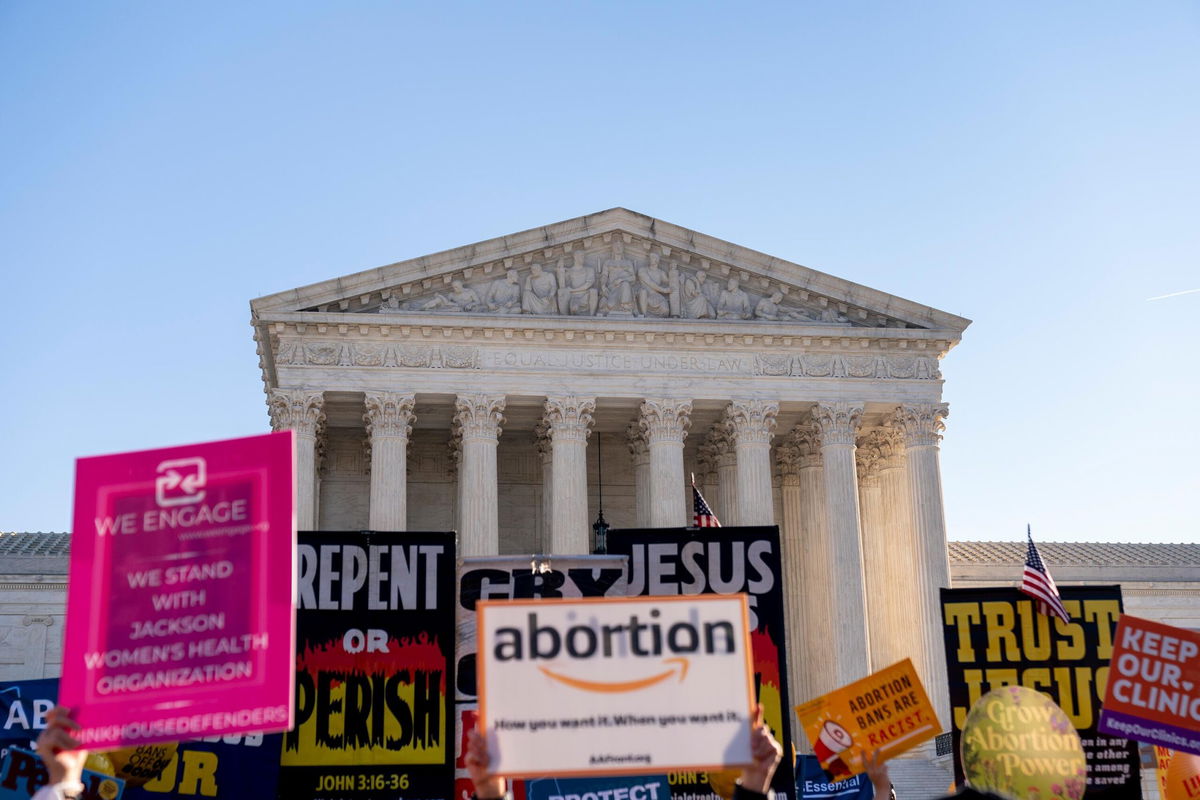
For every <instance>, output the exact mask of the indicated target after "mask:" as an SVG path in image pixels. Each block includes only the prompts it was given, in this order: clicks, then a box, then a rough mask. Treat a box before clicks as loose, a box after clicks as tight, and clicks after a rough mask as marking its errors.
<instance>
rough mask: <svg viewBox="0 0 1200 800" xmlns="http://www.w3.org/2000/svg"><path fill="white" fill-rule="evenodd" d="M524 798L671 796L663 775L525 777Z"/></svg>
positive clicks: (661, 799) (641, 799) (664, 799)
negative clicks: (528, 778) (526, 778)
mask: <svg viewBox="0 0 1200 800" xmlns="http://www.w3.org/2000/svg"><path fill="white" fill-rule="evenodd" d="M525 796H526V798H527V800H671V787H670V785H669V784H668V783H667V776H666V775H631V776H625V777H622V776H603V777H597V778H537V779H535V780H529V781H525Z"/></svg>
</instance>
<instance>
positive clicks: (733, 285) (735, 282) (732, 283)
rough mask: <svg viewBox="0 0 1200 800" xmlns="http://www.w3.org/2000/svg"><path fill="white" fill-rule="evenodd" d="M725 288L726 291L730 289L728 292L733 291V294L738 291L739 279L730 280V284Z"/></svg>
mask: <svg viewBox="0 0 1200 800" xmlns="http://www.w3.org/2000/svg"><path fill="white" fill-rule="evenodd" d="M725 288H726V289H728V290H729V291H731V292H732V291H734V290H736V289H737V288H738V279H737V278H730V279H729V282H728V283H726V284H725Z"/></svg>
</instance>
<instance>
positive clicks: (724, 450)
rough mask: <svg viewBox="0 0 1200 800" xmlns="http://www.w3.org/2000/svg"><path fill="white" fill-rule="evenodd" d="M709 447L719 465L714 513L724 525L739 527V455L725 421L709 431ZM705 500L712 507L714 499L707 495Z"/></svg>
mask: <svg viewBox="0 0 1200 800" xmlns="http://www.w3.org/2000/svg"><path fill="white" fill-rule="evenodd" d="M707 445H708V447H709V448H710V449H711V451H712V453H713V455H714V456H715V459H716V465H717V492H716V498H715V499H716V501H717V502H716V505H715V507H714V508H713V511H714V512H716V515H717V519H719V520H721V524H722V525H737V524H739V523H738V508H737V498H738V494H737V453H736V452H734V449H733V436H732V434H731V433H730V432H729V428H728V427H727V426H726V424H725V421H724V420H722V421H721V422H718V423H716V424H715V425H713V426H712V427H710V428H709V429H708V441H707ZM705 498H706V499H707V500H708V501H709V504H710V505H711V504H712V501H713V499H714V498H712V497H708V496H707V495H705Z"/></svg>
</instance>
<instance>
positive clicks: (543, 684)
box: [475, 594, 754, 777]
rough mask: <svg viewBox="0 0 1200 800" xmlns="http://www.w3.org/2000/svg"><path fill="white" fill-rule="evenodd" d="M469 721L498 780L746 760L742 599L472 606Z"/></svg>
mask: <svg viewBox="0 0 1200 800" xmlns="http://www.w3.org/2000/svg"><path fill="white" fill-rule="evenodd" d="M475 611H476V623H477V626H478V632H479V644H478V654H479V665H478V668H479V723H480V726H481V727H482V728H483V729H484V731H485V734H486V736H487V740H488V750H489V752H490V754H491V758H492V764H491V766H492V771H493V772H494V773H495V774H497V775H505V776H509V777H542V776H560V777H566V776H571V775H584V774H596V773H606V772H607V773H618V774H625V775H629V774H637V773H652V772H665V771H668V770H716V769H722V768H724V767H729V766H736V765H740V764H748V763H750V722H751V709H752V708H753V705H754V670H753V667H752V665H751V658H750V641H749V633H748V631H749V625H748V617H749V612H748V605H747V601H746V596H745V595H744V594H738V595H695V596H676V597H631V598H624V597H595V598H582V599H570V600H566V599H563V600H547V599H543V600H507V601H480V602H479V603H477V604H476V606H475Z"/></svg>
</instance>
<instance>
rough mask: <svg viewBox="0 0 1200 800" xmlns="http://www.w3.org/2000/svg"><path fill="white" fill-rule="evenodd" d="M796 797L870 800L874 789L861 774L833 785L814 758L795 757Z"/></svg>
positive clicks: (831, 779) (805, 799)
mask: <svg viewBox="0 0 1200 800" xmlns="http://www.w3.org/2000/svg"><path fill="white" fill-rule="evenodd" d="M796 797H797V798H798V799H799V800H817V798H836V800H871V798H873V797H875V788H874V787H873V786H871V781H869V780H868V779H867V776H866V775H861V774H860V775H855V776H854V777H853V778H847V779H846V780H844V781H838V782H837V783H834V782H833V778H832V777H830V775H829V773H828V772H826V771H825V770H823V769H821V764H820V762H818V761H817V757H816V756H797V757H796Z"/></svg>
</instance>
